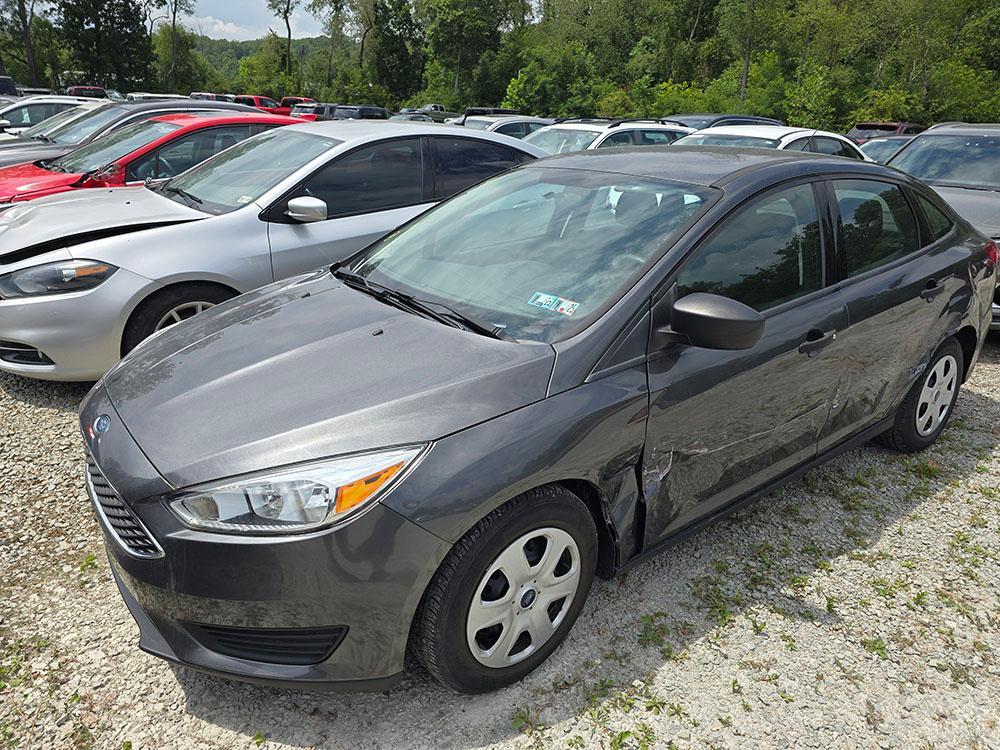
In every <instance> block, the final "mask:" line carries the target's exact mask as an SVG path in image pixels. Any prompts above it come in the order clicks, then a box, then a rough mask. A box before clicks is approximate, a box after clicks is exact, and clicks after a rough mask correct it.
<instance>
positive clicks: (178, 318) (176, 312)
mask: <svg viewBox="0 0 1000 750" xmlns="http://www.w3.org/2000/svg"><path fill="white" fill-rule="evenodd" d="M232 296H233V293H232V292H230V291H229V290H228V289H225V288H224V287H220V286H217V285H215V284H204V283H190V284H180V285H178V286H172V287H167V288H166V289H163V290H161V291H160V292H157V293H156V294H154V295H152V296H151V297H149V298H148V299H146V300H144V301H143V303H142V304H141V305H139V307H138V308H136V310H135V312H134V313H132V317H131V318H130V319H129V321H128V324H127V325H126V326H125V334H124V336H123V337H122V356H125V355H126V354H128V353H129V352H130V351H132V350H133V349H135V348H136V347H137V346H139V344H141V343H142V342H143V341H144V340H146V339H147V338H149V337H150V336H152V335H153V334H154V333H159V332H160V331H162V330H164V329H167V328H170V327H171V326H175V325H177V324H178V323H182V322H184V321H185V320H187V319H188V318H193V317H194V316H195V315H197V314H198V313H200V312H204V311H205V310H208V309H209V308H211V307H215V306H216V305H217V304H219V303H220V302H225V301H226V300H227V299H230V298H231V297H232Z"/></svg>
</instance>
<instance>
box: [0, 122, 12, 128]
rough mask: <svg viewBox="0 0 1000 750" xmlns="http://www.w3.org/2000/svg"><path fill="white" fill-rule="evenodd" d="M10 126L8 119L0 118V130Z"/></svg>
mask: <svg viewBox="0 0 1000 750" xmlns="http://www.w3.org/2000/svg"><path fill="white" fill-rule="evenodd" d="M9 127H11V124H10V120H0V130H6V129H7V128H9Z"/></svg>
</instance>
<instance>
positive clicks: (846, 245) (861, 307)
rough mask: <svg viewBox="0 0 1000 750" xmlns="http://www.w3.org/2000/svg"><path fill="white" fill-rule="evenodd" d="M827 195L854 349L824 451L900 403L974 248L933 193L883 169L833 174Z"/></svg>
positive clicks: (946, 317)
mask: <svg viewBox="0 0 1000 750" xmlns="http://www.w3.org/2000/svg"><path fill="white" fill-rule="evenodd" d="M828 194H829V196H830V204H831V210H832V212H833V213H834V216H835V217H836V227H837V231H836V235H837V257H838V263H837V269H838V270H837V272H838V274H839V277H840V278H841V282H840V283H839V284H838V288H840V289H841V290H842V292H843V294H844V298H845V301H846V303H847V308H848V314H849V316H850V321H851V323H850V326H849V327H848V328H847V329H846V330H845V331H843V333H842V334H841V336H840V339H841V344H842V345H844V346H846V347H849V349H850V352H851V356H850V358H849V359H848V360H845V367H844V370H843V378H842V380H841V384H840V391H839V392H838V394H837V398H836V399H835V400H834V409H833V411H832V412H831V416H830V424H829V425H828V426H827V428H826V430H825V432H824V435H823V437H822V438H821V440H820V449H821V450H822V449H824V448H826V447H829V446H831V445H833V444H835V443H837V442H839V441H841V440H843V439H844V438H845V437H847V436H849V435H851V434H852V433H855V432H857V431H858V430H859V429H862V428H864V427H865V426H868V425H871V424H874V423H875V422H877V421H878V420H879V419H881V418H883V417H887V416H889V415H890V414H891V413H892V412H893V410H894V409H895V408H896V407H897V406H898V404H899V402H900V401H901V400H902V399H903V397H904V396H905V395H906V392H907V390H908V389H909V387H910V384H911V383H912V382H913V381H914V380H915V379H916V378H917V377H918V376H919V374H920V372H921V370H922V368H923V365H925V364H926V363H927V361H928V358H929V357H930V356H931V354H933V352H934V350H935V349H936V348H937V346H938V345H939V344H940V342H941V340H942V339H943V338H944V336H945V333H946V331H947V329H948V327H949V325H955V324H956V323H957V317H956V316H957V315H958V313H951V314H950V313H949V310H961V309H964V306H963V304H962V303H963V300H967V298H968V295H969V294H971V292H972V290H971V288H970V281H969V276H970V268H969V263H970V251H969V248H968V247H966V246H965V245H964V244H962V242H961V239H960V238H959V237H958V235H957V232H956V229H955V227H954V226H953V225H952V222H951V219H950V218H949V217H948V216H947V215H946V214H945V213H944V212H943V211H941V210H940V209H939V208H937V207H936V206H935V205H934V203H933V202H932V201H931V200H930V199H928V198H927V197H926V196H922V195H920V194H919V193H918V192H917V191H915V190H912V189H910V188H909V187H904V186H903V185H902V184H899V183H896V182H894V181H892V180H891V179H890V178H881V177H880V178H879V179H868V178H865V179H858V178H853V177H852V178H849V179H848V178H845V179H834V180H832V181H831V182H830V183H829V190H828ZM956 302H957V303H958V304H956Z"/></svg>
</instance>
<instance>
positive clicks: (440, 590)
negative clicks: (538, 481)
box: [414, 486, 597, 693]
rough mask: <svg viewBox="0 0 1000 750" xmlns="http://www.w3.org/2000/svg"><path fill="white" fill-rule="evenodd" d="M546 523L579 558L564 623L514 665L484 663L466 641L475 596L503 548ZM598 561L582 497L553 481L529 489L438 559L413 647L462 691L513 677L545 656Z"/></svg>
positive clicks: (571, 618)
mask: <svg viewBox="0 0 1000 750" xmlns="http://www.w3.org/2000/svg"><path fill="white" fill-rule="evenodd" d="M543 528H555V529H558V530H561V531H564V532H566V533H568V534H569V535H570V537H572V540H573V542H575V544H576V548H577V550H578V551H579V564H580V572H579V576H580V577H579V583H578V586H577V589H576V593H575V594H574V595H573V598H572V600H571V601H570V603H569V606H568V609H567V610H566V612H565V615H564V616H563V619H562V622H561V623H560V624H559V625H558V627H556V629H555V630H554V631H552V634H551V636H549V637H548V640H547V641H545V642H544V643H543V644H542V645H541V647H540V648H537V649H536V650H534V651H533V652H532V653H531V654H530V655H529V656H527V657H525V658H523V660H522V661H519V662H517V663H516V664H512V665H510V666H505V667H488V666H486V665H484V664H482V663H480V662H479V661H478V660H477V658H476V656H474V655H473V653H472V650H471V648H470V646H469V643H468V640H467V635H466V624H467V618H468V616H469V612H470V607H471V606H472V602H473V597H474V596H477V595H479V594H478V590H479V584H480V581H481V580H482V579H483V577H484V576H485V575H486V573H487V572H488V570H489V568H490V567H491V566H492V565H493V563H494V561H496V560H497V558H498V556H500V554H501V552H503V551H505V550H507V549H508V548H509V547H510V546H511V545H512V544H514V542H516V541H517V540H518V539H520V538H521V537H522V536H524V535H526V534H529V533H531V532H533V531H535V530H539V529H543ZM596 567H597V529H596V528H595V527H594V521H593V518H592V517H591V515H590V511H589V510H587V508H586V507H585V506H584V504H583V503H582V502H581V501H580V499H579V498H577V497H576V496H575V495H574V494H572V493H571V492H569V491H568V490H566V489H564V488H562V487H558V486H546V487H540V488H537V489H534V490H531V491H529V492H526V493H525V494H523V495H520V496H519V497H516V498H514V499H513V500H511V501H510V502H508V503H506V504H504V505H502V506H501V507H499V508H497V509H496V510H494V511H493V512H491V513H490V514H489V515H487V516H486V517H485V518H483V519H482V520H481V521H480V522H479V523H477V524H476V525H475V526H474V527H473V528H472V529H471V530H470V531H469V532H468V533H466V534H465V536H463V537H462V538H461V539H460V540H459V541H458V542H457V543H456V544H455V546H454V547H453V548H452V550H451V551H450V552H449V553H448V556H447V557H446V558H445V560H444V562H442V563H441V567H440V568H439V569H438V571H437V573H436V574H435V575H434V578H433V579H432V580H431V583H430V585H429V586H428V588H427V591H426V593H425V594H424V599H423V602H422V604H421V607H420V611H419V612H418V614H417V618H416V622H415V629H414V634H415V642H414V653H415V655H416V656H417V657H418V658H419V659H420V661H421V662H422V663H423V665H424V667H426V669H427V671H428V672H430V673H431V675H433V676H434V677H435V678H436V679H437V680H438V681H440V682H442V683H443V684H445V685H447V686H448V687H451V688H452V689H454V690H457V691H459V692H463V693H486V692H490V691H492V690H497V689H499V688H501V687H504V686H505V685H509V684H511V683H513V682H517V681H518V680H520V679H522V678H523V677H525V676H526V675H527V674H528V673H529V672H531V671H532V670H534V669H535V668H536V667H537V666H538V665H539V664H541V663H542V662H543V661H545V659H547V658H548V657H549V655H550V654H551V653H552V652H553V651H554V650H555V649H556V647H558V646H559V644H560V643H561V642H562V640H563V639H564V638H565V637H566V634H567V633H568V632H569V631H570V628H572V627H573V623H574V622H575V621H576V618H577V616H578V615H579V614H580V610H581V609H582V608H583V605H584V602H585V601H586V599H587V594H588V593H589V591H590V586H591V584H592V583H593V580H594V572H595V570H596ZM540 597H541V594H539V601H541V598H540ZM515 598H516V597H515ZM532 599H534V597H532ZM519 601H520V600H519ZM540 611H541V610H540ZM546 611H547V610H546Z"/></svg>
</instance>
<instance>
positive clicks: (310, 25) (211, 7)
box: [184, 0, 323, 39]
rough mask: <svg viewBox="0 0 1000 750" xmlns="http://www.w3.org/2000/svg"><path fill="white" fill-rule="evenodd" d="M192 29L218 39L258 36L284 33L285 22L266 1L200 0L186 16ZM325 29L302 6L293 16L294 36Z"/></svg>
mask: <svg viewBox="0 0 1000 750" xmlns="http://www.w3.org/2000/svg"><path fill="white" fill-rule="evenodd" d="M184 25H185V26H187V27H188V28H189V29H191V30H192V31H197V32H198V33H200V34H204V35H205V36H210V37H213V38H215V39H259V38H261V37H262V36H264V35H265V34H266V33H267V30H268V28H272V29H274V31H275V32H277V34H278V35H279V36H284V35H285V23H284V21H282V20H281V19H280V18H278V17H277V16H272V15H271V14H270V12H268V10H267V3H266V2H265V0H197V2H196V3H195V11H194V14H193V15H191V16H188V17H187V18H185V19H184ZM322 32H323V29H322V27H321V25H320V23H319V21H317V20H316V19H315V18H313V17H312V16H310V15H309V14H308V13H306V12H305V11H304V10H302V9H301V8H300V9H299V10H297V11H296V12H295V14H294V15H293V16H292V36H294V37H296V38H298V37H304V36H319V35H320V34H322Z"/></svg>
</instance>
